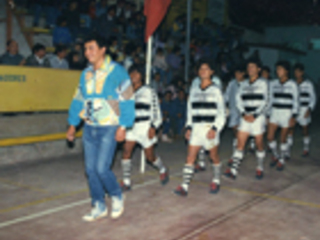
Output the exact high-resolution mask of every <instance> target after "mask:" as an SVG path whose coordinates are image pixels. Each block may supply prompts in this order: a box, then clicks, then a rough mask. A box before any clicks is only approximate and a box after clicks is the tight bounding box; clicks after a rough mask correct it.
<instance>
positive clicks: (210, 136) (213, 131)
mask: <svg viewBox="0 0 320 240" xmlns="http://www.w3.org/2000/svg"><path fill="white" fill-rule="evenodd" d="M215 137H216V131H215V130H213V129H210V130H209V132H208V133H207V138H208V139H209V140H212V139H214V138H215Z"/></svg>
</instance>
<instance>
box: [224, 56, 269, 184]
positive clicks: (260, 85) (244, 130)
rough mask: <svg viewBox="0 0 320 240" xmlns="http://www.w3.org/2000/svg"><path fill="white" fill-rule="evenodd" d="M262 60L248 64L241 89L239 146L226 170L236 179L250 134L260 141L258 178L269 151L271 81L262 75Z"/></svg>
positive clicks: (239, 97) (252, 60) (257, 152)
mask: <svg viewBox="0 0 320 240" xmlns="http://www.w3.org/2000/svg"><path fill="white" fill-rule="evenodd" d="M260 71H261V67H260V62H259V61H256V60H254V59H250V60H249V61H248V64H247V72H248V75H249V79H248V80H245V81H244V82H243V83H242V84H241V86H240V88H239V90H238V93H237V96H236V104H237V108H238V110H239V112H240V115H241V116H242V118H241V119H240V124H239V127H238V133H237V149H236V150H235V151H234V153H233V156H232V165H231V167H230V168H228V169H227V170H226V173H225V174H226V176H227V177H230V178H233V179H235V178H236V176H237V174H238V169H239V166H240V164H241V162H242V159H243V155H244V152H243V151H244V147H245V145H246V142H247V140H248V138H249V137H250V136H252V137H254V138H255V141H256V146H257V150H256V156H257V161H258V166H257V168H256V178H257V179H262V178H263V162H264V158H265V151H264V148H263V134H264V132H265V122H266V117H265V108H266V106H267V101H268V84H267V82H266V80H265V79H263V78H261V77H259V74H260Z"/></svg>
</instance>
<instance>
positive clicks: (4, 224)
mask: <svg viewBox="0 0 320 240" xmlns="http://www.w3.org/2000/svg"><path fill="white" fill-rule="evenodd" d="M171 175H172V176H179V175H181V173H175V174H171ZM155 183H159V180H158V179H154V180H150V181H147V182H144V183H141V184H137V185H134V186H133V189H139V188H143V187H146V186H149V185H152V184H155ZM89 202H90V198H87V199H84V200H81V201H77V202H73V203H70V204H66V205H63V206H60V207H56V208H51V209H48V210H45V211H42V212H38V213H34V214H30V215H27V216H24V217H20V218H16V219H13V220H10V221H6V222H2V223H0V229H1V228H5V227H9V226H11V225H14V224H18V223H21V222H26V221H29V220H34V219H37V218H40V217H43V216H47V215H50V214H53V213H57V212H60V211H63V210H66V209H70V208H73V207H76V206H80V205H83V204H87V203H89Z"/></svg>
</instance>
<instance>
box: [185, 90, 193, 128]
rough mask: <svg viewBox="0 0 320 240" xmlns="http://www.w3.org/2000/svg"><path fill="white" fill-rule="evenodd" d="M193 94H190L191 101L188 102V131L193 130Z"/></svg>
mask: <svg viewBox="0 0 320 240" xmlns="http://www.w3.org/2000/svg"><path fill="white" fill-rule="evenodd" d="M191 92H192V89H191ZM191 92H190V96H189V99H188V102H187V121H186V129H187V130H192V114H191V112H192V106H191V100H192V99H191V98H192V95H191Z"/></svg>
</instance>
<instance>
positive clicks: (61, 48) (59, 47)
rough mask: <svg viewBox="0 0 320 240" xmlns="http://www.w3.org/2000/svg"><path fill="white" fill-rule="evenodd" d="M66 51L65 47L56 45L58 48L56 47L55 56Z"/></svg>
mask: <svg viewBox="0 0 320 240" xmlns="http://www.w3.org/2000/svg"><path fill="white" fill-rule="evenodd" d="M67 50H68V48H67V46H65V45H58V46H56V50H55V54H58V53H61V52H64V51H67Z"/></svg>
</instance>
